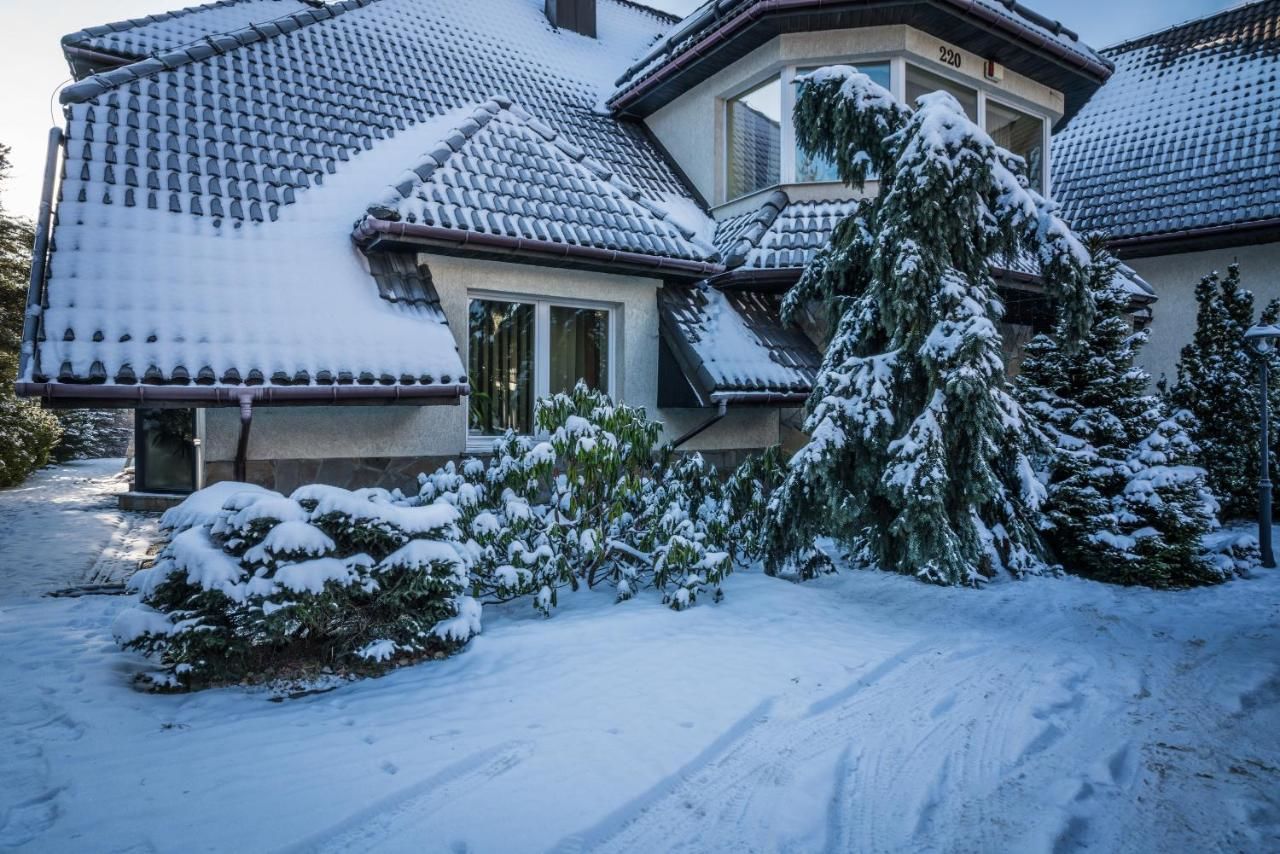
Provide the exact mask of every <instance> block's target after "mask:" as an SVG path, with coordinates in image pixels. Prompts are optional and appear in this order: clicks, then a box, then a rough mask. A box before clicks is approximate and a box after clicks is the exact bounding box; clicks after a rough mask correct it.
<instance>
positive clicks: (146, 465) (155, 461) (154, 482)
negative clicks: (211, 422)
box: [133, 409, 201, 493]
mask: <svg viewBox="0 0 1280 854" xmlns="http://www.w3.org/2000/svg"><path fill="white" fill-rule="evenodd" d="M197 416H198V410H195V409H139V410H138V414H137V417H136V418H135V419H134V455H135V459H134V466H135V467H134V476H133V480H134V489H135V490H137V491H138V492H168V493H186V492H194V491H195V490H196V489H198V488H199V483H200V465H201V460H200V440H199V429H198V427H199V425H198V420H199V419H198V417H197Z"/></svg>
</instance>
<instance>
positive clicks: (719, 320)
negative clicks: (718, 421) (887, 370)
mask: <svg viewBox="0 0 1280 854" xmlns="http://www.w3.org/2000/svg"><path fill="white" fill-rule="evenodd" d="M781 299H782V297H781V294H779V293H764V292H758V291H750V290H739V289H734V290H724V291H721V290H719V289H717V288H714V287H710V286H706V285H703V286H696V285H695V286H690V285H668V286H667V287H665V288H663V289H662V290H661V291H659V292H658V310H659V317H660V320H661V324H662V329H663V332H664V334H665V338H666V340H667V341H668V342H669V343H670V344H671V345H672V350H673V352H674V354H675V356H676V360H677V361H678V362H679V364H680V368H681V370H682V372H683V373H684V375H685V377H686V378H687V379H689V381H690V382H691V383H692V384H693V385H694V387H695V392H696V393H697V395H698V397H699V398H700V399H701V400H702V401H703V403H704V404H709V403H712V402H715V401H718V400H722V399H739V400H743V399H745V400H755V401H757V402H761V403H784V402H787V401H788V400H790V402H791V403H792V404H793V405H798V404H799V402H801V401H803V400H804V398H805V397H806V396H807V395H808V393H809V391H810V389H812V387H813V381H814V378H815V377H816V376H817V372H818V368H819V367H820V366H821V364H822V356H821V354H820V353H819V352H818V348H817V347H816V346H814V343H813V342H812V341H811V340H810V339H809V337H808V336H807V335H805V333H804V332H803V331H802V330H800V329H799V328H796V327H794V326H785V325H783V324H782V323H781V322H780V321H779V315H780V312H781Z"/></svg>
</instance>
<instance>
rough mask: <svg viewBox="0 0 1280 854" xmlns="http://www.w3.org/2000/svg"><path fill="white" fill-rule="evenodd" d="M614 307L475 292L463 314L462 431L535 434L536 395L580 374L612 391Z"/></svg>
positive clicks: (477, 435)
mask: <svg viewBox="0 0 1280 854" xmlns="http://www.w3.org/2000/svg"><path fill="white" fill-rule="evenodd" d="M613 327H614V312H613V311H612V310H611V309H609V308H607V307H603V306H594V305H587V304H577V303H575V302H574V301H565V300H554V301H553V300H545V299H538V298H533V297H523V296H513V297H511V298H510V299H507V298H504V297H488V296H484V297H475V298H473V299H472V300H471V305H470V309H469V312H468V330H467V373H468V377H469V379H470V382H471V396H470V401H469V415H468V424H467V427H468V435H469V436H470V437H472V439H473V440H475V441H476V442H478V443H480V444H483V443H484V441H485V440H486V437H490V438H491V437H495V436H501V435H502V434H503V433H504V432H505V431H507V430H508V429H511V430H515V431H516V432H517V433H521V434H524V435H531V434H533V432H534V423H533V404H534V401H535V400H536V399H537V398H539V397H543V396H546V395H548V394H555V393H557V392H566V391H570V390H571V389H572V388H573V386H574V384H576V383H577V382H578V380H583V381H585V382H586V384H587V385H588V386H590V387H591V388H593V389H599V390H600V391H603V392H606V393H613V391H614V389H613V385H614V383H613V370H614V359H613V357H612V348H613V342H614V337H615V336H614V328H613Z"/></svg>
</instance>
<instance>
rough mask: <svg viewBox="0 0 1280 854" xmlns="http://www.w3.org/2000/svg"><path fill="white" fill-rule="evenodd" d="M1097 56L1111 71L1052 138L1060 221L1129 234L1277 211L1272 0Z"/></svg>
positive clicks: (1279, 139)
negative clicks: (1106, 60) (1061, 213)
mask: <svg viewBox="0 0 1280 854" xmlns="http://www.w3.org/2000/svg"><path fill="white" fill-rule="evenodd" d="M1105 53H1106V55H1107V56H1108V57H1109V58H1110V59H1112V60H1113V61H1114V62H1115V65H1116V71H1115V74H1114V75H1112V77H1111V80H1110V81H1108V83H1107V84H1106V85H1105V86H1103V87H1102V89H1101V90H1099V91H1098V93H1097V94H1096V95H1094V97H1093V99H1092V100H1091V101H1090V102H1089V103H1088V104H1087V105H1086V106H1085V107H1084V109H1083V110H1081V111H1080V113H1079V114H1078V115H1077V116H1076V117H1075V118H1073V119H1072V120H1071V122H1070V123H1069V124H1068V125H1067V126H1066V128H1065V129H1064V130H1062V131H1061V132H1059V133H1058V134H1057V135H1056V136H1055V137H1054V141H1053V167H1054V193H1055V195H1056V196H1057V198H1058V199H1059V200H1060V201H1061V202H1062V203H1063V206H1064V212H1065V214H1066V219H1067V220H1068V221H1070V222H1071V223H1072V224H1073V225H1074V226H1075V227H1076V228H1077V229H1088V230H1093V229H1101V230H1103V231H1106V232H1108V233H1110V235H1111V236H1112V237H1113V238H1115V239H1117V240H1120V241H1126V240H1143V239H1152V238H1161V237H1165V238H1171V237H1176V236H1185V235H1188V234H1191V235H1194V234H1196V233H1204V232H1206V231H1214V230H1216V231H1223V230H1226V231H1230V230H1235V229H1241V228H1247V227H1249V226H1250V225H1253V224H1257V223H1263V222H1266V221H1268V220H1272V221H1274V220H1276V219H1277V218H1280V135H1278V132H1277V129H1278V128H1280V90H1277V88H1276V80H1277V77H1278V76H1280V0H1261V2H1255V3H1250V4H1247V5H1244V6H1239V7H1237V8H1234V9H1230V10H1228V11H1226V12H1222V13H1220V14H1217V15H1211V16H1209V17H1206V18H1202V19H1200V20H1196V21H1192V22H1190V23H1186V24H1182V25H1179V26H1176V27H1172V28H1170V29H1167V30H1164V31H1162V32H1158V33H1154V34H1152V35H1148V36H1144V37H1142V38H1139V39H1135V40H1133V41H1130V42H1126V43H1124V44H1121V45H1118V46H1116V47H1114V48H1110V49H1109V50H1107V51H1105Z"/></svg>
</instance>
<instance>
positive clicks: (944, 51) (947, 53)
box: [938, 45, 964, 68]
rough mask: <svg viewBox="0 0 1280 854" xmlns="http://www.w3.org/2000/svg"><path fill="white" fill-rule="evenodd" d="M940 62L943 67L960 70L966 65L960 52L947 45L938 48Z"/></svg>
mask: <svg viewBox="0 0 1280 854" xmlns="http://www.w3.org/2000/svg"><path fill="white" fill-rule="evenodd" d="M938 61H939V62H941V63H942V64H943V65H950V66H951V67H952V68H959V67H960V66H961V65H962V64H963V63H964V59H963V58H962V57H961V56H960V51H958V50H956V49H955V48H951V47H947V46H946V45H941V46H940V47H939V48H938Z"/></svg>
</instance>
